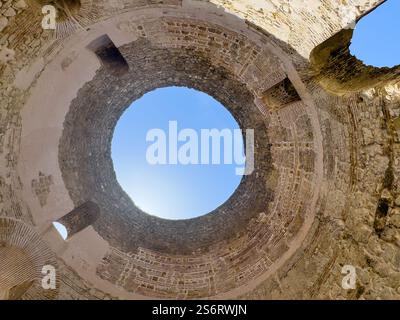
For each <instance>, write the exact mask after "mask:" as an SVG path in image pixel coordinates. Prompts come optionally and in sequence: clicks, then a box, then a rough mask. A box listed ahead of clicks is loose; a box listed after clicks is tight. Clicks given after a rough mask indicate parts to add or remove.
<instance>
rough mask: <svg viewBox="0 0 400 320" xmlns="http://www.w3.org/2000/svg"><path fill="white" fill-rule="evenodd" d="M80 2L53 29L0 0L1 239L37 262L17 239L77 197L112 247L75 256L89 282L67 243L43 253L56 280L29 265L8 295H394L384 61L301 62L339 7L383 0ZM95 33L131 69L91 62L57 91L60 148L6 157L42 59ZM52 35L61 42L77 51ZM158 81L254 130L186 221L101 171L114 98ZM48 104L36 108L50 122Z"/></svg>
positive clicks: (361, 7) (395, 90)
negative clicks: (239, 161)
mask: <svg viewBox="0 0 400 320" xmlns="http://www.w3.org/2000/svg"><path fill="white" fill-rule="evenodd" d="M80 2H81V5H80V7H79V8H78V9H76V10H72V14H73V18H71V19H68V18H67V19H65V20H63V21H61V22H60V23H59V24H58V25H57V30H55V31H51V30H43V29H41V28H40V21H41V18H42V16H41V13H40V11H38V10H37V9H34V8H33V7H32V6H30V2H29V1H25V2H24V1H21V0H18V1H11V0H7V1H1V2H0V3H1V6H0V32H1V33H0V76H1V78H0V216H1V217H2V218H1V219H2V220H1V221H2V225H4V226H6V225H7V226H6V227H3V228H1V229H0V239H3V240H2V241H3V243H4V244H5V246H4V247H6V248H7V249H6V250H5V251H4V252H7V259H8V260H7V259H3V260H2V261H6V260H7V261H11V260H12V259H11V258H12V257H15V261H24V262H21V264H22V265H29V264H30V263H33V264H34V265H35V263H36V262H35V261H39V260H35V259H31V258H26V257H27V255H26V253H27V252H28V253H29V252H30V250H25V251H23V252H22V251H21V250H20V249H18V248H20V247H21V246H20V244H21V243H27V242H28V241H30V240H32V234H34V235H35V237H34V239H35V241H36V240H37V241H39V240H40V239H41V238H42V237H43V239H44V238H45V235H44V233H43V232H44V231H43V230H47V229H46V228H48V226H47V225H46V223H49V219H50V218H51V217H50V216H46V215H48V214H49V213H48V212H50V211H52V210H54V209H57V210H60V208H59V207H57V208H53V207H51V206H52V205H54V203H58V199H61V198H62V199H64V198H63V197H69V200H70V202H71V203H68V205H65V206H64V207H62V209H63V210H65V211H63V212H62V214H66V213H67V212H69V211H70V210H72V209H73V207H74V206H79V205H80V204H81V203H83V202H85V201H87V200H94V201H95V202H96V203H98V205H99V207H100V211H101V218H100V219H98V220H96V222H94V223H93V228H94V230H95V232H97V233H98V234H99V236H100V237H101V238H102V239H103V240H105V241H106V243H107V244H108V245H109V247H108V248H107V250H106V253H105V254H104V255H103V256H102V257H100V259H97V260H95V259H93V260H91V258H87V260H85V261H84V263H85V264H86V265H88V266H90V267H91V268H92V269H93V270H94V271H93V273H94V274H91V275H90V281H89V280H88V279H86V277H87V276H88V274H85V273H83V272H81V270H78V269H76V270H74V267H71V265H73V263H72V262H71V261H68V257H66V256H64V258H65V259H67V261H64V260H63V259H61V258H60V257H58V258H57V259H56V261H55V262H54V261H53V262H54V263H55V264H56V265H57V272H58V273H59V279H60V283H59V286H58V289H57V291H56V292H53V293H51V294H49V293H48V292H43V290H41V289H40V288H39V287H38V286H36V285H31V283H30V282H29V279H30V275H29V274H26V275H27V277H26V278H24V279H22V278H21V279H20V280H21V281H20V283H19V284H18V285H17V287H15V290H14V291H12V292H11V291H9V292H8V293H7V295H8V297H14V298H22V299H38V298H47V299H54V298H59V299H115V298H119V296H118V294H111V293H110V292H116V291H114V290H116V289H117V290H121V291H118V292H120V293H121V292H122V293H123V294H122V293H121V297H126V296H125V293H126V294H137V295H138V296H141V297H142V296H145V297H163V298H197V297H234V298H236V297H241V298H252V299H269V298H296V299H299V298H314V299H317V298H332V299H338V298H339V299H376V298H390V299H398V298H399V297H400V276H399V274H400V269H399V268H400V254H399V252H400V250H399V247H400V243H399V241H400V240H399V239H400V238H399V237H400V231H399V227H400V223H399V221H400V218H399V217H400V200H399V195H400V191H399V185H398V181H399V179H398V177H399V171H400V164H399V160H398V159H399V152H400V151H399V150H400V149H399V127H400V126H399V119H400V118H399V117H400V110H399V105H400V100H399V99H400V98H399V96H400V93H399V92H400V91H399V87H398V84H397V85H396V84H393V82H395V81H398V78H396V77H397V76H398V73H396V72H398V71H396V70H398V69H393V70H390V72H389V71H388V72H387V73H385V72H384V71H383V70H377V69H374V70H371V69H368V70H367V69H365V68H364V66H363V65H362V64H360V63H359V62H357V61H356V62H354V61H347V60H346V59H347V58H346V57H347V56H346V55H345V54H341V55H338V56H337V57H336V58H337V59H339V61H336V60H335V59H333V60H332V59H330V60H329V59H328V60H326V59H322V58H321V56H318V54H319V51H318V50H316V51H314V52H313V54H314V55H313V56H312V60H313V61H311V63H310V61H309V56H310V53H311V52H312V51H313V49H314V48H315V47H316V46H317V45H320V44H321V43H323V42H324V41H325V40H327V39H329V38H331V37H332V36H333V35H334V34H335V33H336V32H339V31H340V30H341V29H342V28H343V27H345V25H346V23H347V22H346V19H342V17H341V15H340V13H341V12H343V10H344V9H352V10H353V9H354V12H355V14H356V16H358V17H359V16H361V15H362V14H364V13H366V12H367V11H368V10H370V9H372V8H373V7H375V6H376V5H377V4H379V3H380V2H382V1H379V0H374V1H366V0H352V1H347V2H346V3H341V4H338V2H337V1H307V6H304V3H303V1H301V0H298V1H294V0H293V1H290V3H289V2H286V1H275V0H266V1H263V2H262V4H261V8H260V4H257V3H256V2H251V3H248V2H247V1H242V0H237V1H236V0H235V1H219V0H215V1H212V2H207V1H194V2H192V1H187V2H185V3H184V4H182V2H181V1H177V0H171V1H163V3H160V2H158V1H122V0H121V1H116V2H113V5H110V3H108V2H107V1H90V0H81V1H80ZM217 5H219V8H218V7H217ZM261 9H262V10H261ZM139 11H140V14H136V12H139ZM122 13H124V14H125V16H123V14H122ZM130 14H131V16H129V15H130ZM110 18H112V19H110ZM113 19H114V20H113ZM98 22H101V23H102V24H100V26H99V25H98V24H97V23H98ZM101 25H102V26H103V29H101V28H102V27H101ZM92 28H93V30H95V31H93V34H92ZM100 34H109V36H110V38H111V39H112V40H115V41H116V42H118V39H120V40H121V39H123V41H121V43H122V45H118V44H117V47H119V50H120V53H121V55H122V56H123V57H124V59H126V61H127V63H128V64H129V72H128V74H126V75H121V76H120V77H114V76H112V75H110V73H108V72H106V71H105V70H104V68H101V67H100V68H99V69H98V70H97V72H96V73H95V75H94V77H93V79H91V80H90V81H88V82H87V83H86V84H82V86H81V89H80V90H79V92H72V93H71V95H72V96H73V97H74V100H73V101H72V103H71V105H69V104H68V106H66V109H67V111H68V112H65V122H64V128H63V130H64V131H63V135H62V139H60V142H59V145H58V144H57V145H49V146H47V147H48V148H47V149H46V152H48V154H51V153H53V154H56V153H57V152H58V151H59V153H58V162H57V163H54V164H52V165H51V166H49V168H47V167H46V166H44V167H40V168H36V169H35V171H34V172H29V170H26V168H29V160H30V159H21V158H20V154H21V153H22V151H23V150H25V149H26V148H27V145H26V144H24V143H22V141H24V139H26V135H25V134H24V129H26V128H27V127H28V128H30V126H31V125H32V126H33V127H34V125H35V123H34V121H32V123H31V122H30V118H29V116H28V117H25V118H24V119H22V115H21V111H22V110H24V108H26V105H25V104H26V102H27V101H28V100H29V99H30V97H31V96H32V95H33V93H34V92H35V90H37V88H38V86H39V85H38V83H39V82H40V81H45V80H46V79H44V78H45V77H46V76H45V75H46V73H45V71H46V70H48V69H51V70H57V72H70V70H74V69H73V68H74V63H76V61H77V59H79V57H80V55H82V54H83V52H86V51H85V50H87V49H86V48H85V45H87V44H88V43H82V42H81V43H80V42H79V41H82V39H83V38H85V37H86V36H87V38H88V41H89V40H93V39H95V35H97V36H100ZM75 35H78V36H77V37H76V38H74V36H75ZM124 37H127V38H124ZM68 41H71V42H68ZM67 43H69V45H70V44H71V43H74V44H76V47H75V48H74V49H73V50H74V51H71V52H70V51H68V50H69V49H70V48H69V47H68V45H67ZM344 43H345V42H344ZM341 45H342V46H343V43H341ZM344 46H345V45H344ZM326 47H329V42H327V43H323V45H322V48H326ZM71 50H72V49H71ZM345 52H346V48H344V49H343V52H342V53H345ZM61 56H62V57H63V59H62V61H61V62H55V61H57V58H58V57H61ZM95 58H96V57H95V56H93V59H95ZM166 62H168V63H166ZM338 63H339V64H338ZM336 64H338V65H342V66H348V65H356V66H357V72H358V74H361V75H363V77H358V78H354V77H352V76H351V75H350V74H349V76H348V74H347V73H346V72H347V71H346V70H347V69H346V68H341V70H340V72H339V71H338V73H336V72H335V69H334V68H333V69H332V68H331V66H332V65H336ZM80 67H81V68H82V70H85V69H84V67H85V66H84V65H81V66H80ZM75 68H76V66H75ZM343 72H344V73H343ZM47 74H48V73H47ZM371 74H372V75H379V83H378V82H376V81H375V82H373V81H372V80H373V79H370V78H368V75H371ZM55 75H57V73H53V76H55ZM347 76H348V77H347ZM286 79H289V80H290V85H288V84H289V83H288V82H287V80H286ZM337 79H347V80H348V81H347V82H346V85H343V83H340V81H339V82H338V81H337ZM389 80H390V81H392V82H391V83H388V81H389ZM285 81H286V82H285ZM371 81H372V82H371ZM166 85H184V86H189V87H195V88H197V89H199V90H202V91H205V92H207V93H210V94H211V95H213V96H214V97H215V98H217V99H218V100H219V101H220V102H222V103H223V104H224V105H225V106H227V107H228V108H229V109H230V111H231V112H232V114H233V115H234V116H235V117H236V119H237V120H238V122H239V124H240V125H241V127H242V128H246V127H254V128H255V129H256V147H257V153H256V164H257V165H256V171H255V173H254V174H253V176H250V177H248V178H246V179H244V180H243V181H242V183H241V185H240V187H239V189H238V190H237V192H236V193H235V194H234V195H233V197H232V198H231V199H229V201H228V202H227V203H225V204H224V206H223V207H221V208H220V209H219V210H217V211H216V212H213V213H210V214H209V215H207V216H205V218H203V219H199V220H195V221H193V222H177V223H169V222H160V221H158V220H157V219H151V218H149V217H148V216H147V215H146V214H145V213H143V212H141V211H140V210H138V209H137V208H135V206H134V204H133V203H132V202H131V200H130V199H129V198H128V197H127V196H126V195H125V194H124V193H123V191H122V190H121V188H120V187H119V186H118V185H117V184H116V181H115V175H114V172H113V169H112V163H111V160H110V156H109V144H110V141H111V140H110V139H111V135H112V129H113V127H114V126H115V123H116V121H117V120H118V117H119V115H120V114H121V112H122V111H123V110H124V109H125V108H126V107H127V106H128V105H129V104H130V103H131V102H132V100H134V99H136V98H138V97H140V96H141V95H142V94H144V93H145V92H148V91H150V90H152V89H155V88H157V87H160V86H166ZM371 86H375V87H373V88H372V87H371ZM55 89H60V90H61V87H59V88H55ZM62 90H70V89H69V88H68V87H66V86H64V87H62ZM327 91H329V92H330V93H328V92H327ZM110 106H112V108H110ZM36 108H38V105H37V104H36V105H34V108H33V111H32V112H35V110H36ZM49 110H51V109H49ZM53 111H54V110H53ZM54 114H55V113H54ZM51 116H53V113H52V112H48V113H46V114H43V117H47V119H49V121H50V125H49V126H51V125H52V123H51V121H52V119H53V118H51ZM84 129H85V130H84ZM40 140H41V139H40ZM33 147H34V146H33ZM43 150H44V149H43ZM44 154H45V155H43V158H44V159H46V157H47V153H44ZM32 157H39V156H38V155H37V154H34V155H33V156H32ZM49 158H50V156H49ZM32 160H37V159H36V158H35V159H32ZM45 163H46V162H45ZM54 168H60V170H61V171H62V172H57V171H55V169H54ZM100 169H104V170H100ZM39 170H41V172H43V173H44V174H42V175H40V174H39V176H38V171H39ZM99 170H100V171H99ZM27 171H28V172H27ZM99 172H101V173H100V174H99ZM58 176H62V178H63V183H64V184H65V186H64V185H60V182H59V181H58V180H57V177H58ZM26 177H28V178H26ZM50 177H53V180H52V179H51V178H50ZM52 183H54V184H52ZM60 193H62V197H61V194H60ZM31 197H32V198H31ZM50 200H51V201H50ZM62 205H64V204H62ZM60 206H61V204H60ZM71 206H72V207H71ZM62 214H60V215H59V216H58V217H60V216H62ZM4 221H5V222H4ZM9 221H12V223H11V222H9ZM3 222H4V223H3ZM9 225H16V226H17V225H18V226H22V225H23V226H24V227H13V228H11V229H10V228H9ZM28 226H29V227H28ZM33 228H37V232H36V231H35V230H33ZM18 230H19V231H18ZM40 232H42V233H40ZM79 234H80V232H78V233H77V235H76V236H79ZM9 239H14V240H15V241H14V242H15V243H17V244H18V245H15V244H11V242H12V241H11V242H10V240H9ZM14 242H12V243H14ZM47 245H52V243H48V244H46V245H44V246H38V248H42V249H38V250H39V251H38V257H39V256H41V254H43V253H48V254H49V256H51V257H53V258H54V257H55V256H58V255H60V256H61V255H63V250H65V248H64V249H60V248H61V247H62V246H59V247H57V246H54V247H53V249H54V251H55V252H51V250H50V249H49V248H48V246H47ZM63 245H66V246H67V247H68V246H69V245H70V246H72V244H65V243H63ZM75 245H76V244H75ZM35 252H36V251H35ZM28 256H29V255H28ZM35 257H36V256H35ZM10 259H11V260H10ZM34 262H35V263H34ZM39 264H42V262H40V263H39ZM39 264H38V265H37V266H36V265H35V266H36V267H37V268H39ZM91 264H94V265H91ZM344 265H353V266H354V267H356V270H357V286H356V289H354V290H344V289H343V288H342V286H341V281H342V278H343V275H342V273H341V271H342V266H344ZM28 269H29V268H28ZM7 270H8V271H10V270H11V271H12V266H11V267H7ZM35 270H36V269H35ZM38 270H39V269H38ZM28 278H29V279H28ZM88 278H89V277H88ZM27 279H28V280H27ZM98 279H100V280H101V282H96V281H97V280H98ZM104 282H105V283H106V285H105V284H104ZM100 286H101V287H102V289H99V288H98V287H100ZM0 290H3V289H2V288H0ZM3 291H4V290H3ZM3 291H1V292H0V294H3ZM24 292H25V293H24ZM129 297H130V296H129Z"/></svg>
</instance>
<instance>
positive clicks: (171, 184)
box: [112, 0, 400, 219]
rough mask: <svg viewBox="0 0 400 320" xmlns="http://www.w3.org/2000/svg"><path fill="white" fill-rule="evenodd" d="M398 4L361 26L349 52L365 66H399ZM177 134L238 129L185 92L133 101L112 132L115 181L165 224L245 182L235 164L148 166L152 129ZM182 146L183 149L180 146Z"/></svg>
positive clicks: (394, 0) (393, 1) (203, 209)
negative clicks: (174, 126) (173, 129)
mask: <svg viewBox="0 0 400 320" xmlns="http://www.w3.org/2000/svg"><path fill="white" fill-rule="evenodd" d="M399 31H400V1H399V0H389V1H387V2H386V3H385V4H383V5H382V6H380V7H379V8H378V9H376V10H375V11H373V12H372V13H370V14H369V15H367V16H366V17H364V18H363V19H362V20H360V21H359V22H358V24H357V26H356V29H355V31H354V36H353V39H352V44H351V47H350V50H351V52H352V54H353V55H355V56H356V57H357V58H358V59H360V60H362V61H363V62H364V63H365V64H368V65H374V66H377V67H384V66H389V67H393V66H395V65H398V64H400V59H399V57H400V54H399V53H400V41H399V40H400V36H399ZM172 120H176V121H177V122H178V130H180V129H185V128H193V129H195V130H196V131H197V132H198V134H199V135H200V129H212V128H217V129H225V128H229V129H239V127H238V124H237V123H236V121H235V119H234V118H233V117H232V115H231V114H230V113H229V112H228V110H227V109H225V107H223V106H222V105H221V104H220V103H219V102H217V101H216V100H214V99H213V98H212V97H210V96H208V95H207V94H205V93H202V92H199V91H196V90H193V89H188V88H182V87H169V88H161V89H157V90H154V91H152V92H149V93H147V94H146V95H144V96H143V97H142V98H140V99H138V100H137V101H135V102H134V103H133V104H132V105H131V106H130V107H129V108H128V109H127V110H126V111H125V112H124V114H123V115H122V117H121V119H120V120H119V122H118V124H117V127H116V129H115V132H114V137H113V141H112V158H113V162H114V169H115V171H116V174H117V179H118V182H119V183H120V185H121V186H122V188H123V189H124V190H125V192H127V194H128V195H129V196H130V197H131V198H132V200H133V201H134V202H135V204H136V205H137V206H139V207H140V208H141V209H142V210H144V211H145V212H147V213H149V214H152V215H156V216H159V217H162V218H167V219H188V218H193V217H196V216H199V215H203V214H206V213H208V212H210V211H212V210H213V209H215V208H217V207H218V206H219V205H221V204H223V203H224V202H225V201H226V200H227V199H228V198H229V197H230V196H231V195H232V193H233V192H234V191H235V189H236V188H237V186H238V185H239V183H240V181H241V178H242V177H241V176H237V175H236V174H235V168H236V167H237V166H236V165H235V164H232V165H227V164H220V165H212V164H210V165H180V164H178V165H150V164H149V163H148V162H147V160H146V150H147V148H148V147H149V145H150V144H151V142H147V141H146V134H147V132H148V131H149V130H151V129H153V128H160V129H163V130H164V131H165V132H166V133H167V132H168V123H169V121H172ZM181 144H182V143H181Z"/></svg>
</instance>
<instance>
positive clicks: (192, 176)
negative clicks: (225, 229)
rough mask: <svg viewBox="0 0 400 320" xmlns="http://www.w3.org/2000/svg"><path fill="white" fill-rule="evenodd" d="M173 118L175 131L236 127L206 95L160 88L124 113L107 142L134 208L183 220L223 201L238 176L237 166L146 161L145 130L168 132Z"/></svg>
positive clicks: (238, 178) (184, 89) (211, 208)
mask: <svg viewBox="0 0 400 320" xmlns="http://www.w3.org/2000/svg"><path fill="white" fill-rule="evenodd" d="M174 120H176V121H177V123H178V131H179V130H181V129H185V128H192V129H195V130H196V132H198V134H199V136H200V130H201V129H212V128H216V129H220V130H221V129H225V128H229V129H239V125H238V124H237V122H236V120H235V119H234V118H233V116H232V115H231V114H230V112H229V111H228V110H227V109H226V108H225V107H224V106H222V105H221V104H220V103H219V102H217V101H216V100H215V99H213V98H212V97H210V96H209V95H207V94H205V93H202V92H199V91H196V90H193V89H188V88H184V87H169V88H160V89H156V90H154V91H152V92H149V93H147V94H145V95H144V96H143V97H141V98H140V99H138V100H136V101H135V102H134V103H132V105H131V106H130V107H129V108H128V109H127V110H126V111H125V112H124V113H123V115H122V116H121V118H120V120H119V121H118V123H117V126H116V128H115V132H114V136H113V140H112V149H111V151H112V159H113V162H114V169H115V172H116V175H117V180H118V182H119V183H120V185H121V186H122V188H123V189H124V190H125V192H126V193H127V194H128V195H129V196H130V197H131V199H132V200H133V201H134V203H135V204H136V205H137V206H138V207H140V208H141V209H142V210H144V211H145V212H147V213H149V214H152V215H156V216H159V217H162V218H167V219H188V218H193V217H196V216H200V215H203V214H206V213H208V212H210V211H212V210H213V209H215V208H217V207H218V206H219V205H221V204H223V203H224V202H225V201H226V200H227V199H228V198H229V197H230V196H231V195H232V193H233V192H234V191H235V189H236V188H237V186H238V185H239V183H240V181H241V178H242V176H238V175H236V173H235V168H236V167H237V165H236V164H230V165H229V164H219V165H212V164H209V165H205V164H200V165H191V164H189V165H180V164H177V165H168V164H167V165H150V164H149V163H148V161H147V160H146V150H147V148H148V147H149V146H150V145H151V144H152V142H147V141H146V134H147V132H148V131H149V130H151V129H153V128H160V129H163V130H164V131H165V132H166V133H168V124H169V121H174ZM183 143H184V142H181V143H180V144H179V145H178V146H180V145H182V144H183ZM242 143H243V141H242ZM222 147H223V146H221V149H222ZM241 149H242V150H243V145H241Z"/></svg>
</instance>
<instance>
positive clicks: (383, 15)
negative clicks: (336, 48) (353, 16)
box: [350, 0, 400, 67]
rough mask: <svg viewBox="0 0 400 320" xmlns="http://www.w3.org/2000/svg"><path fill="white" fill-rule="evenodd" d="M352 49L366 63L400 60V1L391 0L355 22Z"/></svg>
mask: <svg viewBox="0 0 400 320" xmlns="http://www.w3.org/2000/svg"><path fill="white" fill-rule="evenodd" d="M350 51H351V53H352V54H353V55H355V56H356V57H357V58H358V59H360V60H361V61H363V62H364V63H365V64H367V65H372V66H375V67H393V66H395V65H399V64H400V1H399V0H388V1H386V2H385V3H384V4H382V5H381V6H380V7H379V8H377V9H375V10H374V11H372V12H371V13H370V14H368V15H367V16H365V17H364V18H362V19H361V20H360V21H359V22H358V23H357V25H356V29H355V31H354V35H353V39H352V44H351V46H350Z"/></svg>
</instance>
